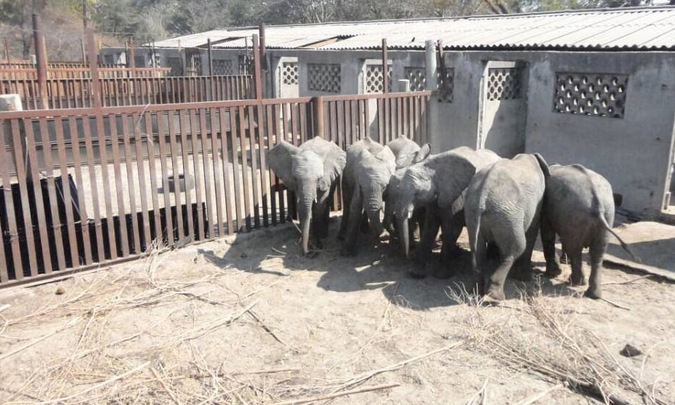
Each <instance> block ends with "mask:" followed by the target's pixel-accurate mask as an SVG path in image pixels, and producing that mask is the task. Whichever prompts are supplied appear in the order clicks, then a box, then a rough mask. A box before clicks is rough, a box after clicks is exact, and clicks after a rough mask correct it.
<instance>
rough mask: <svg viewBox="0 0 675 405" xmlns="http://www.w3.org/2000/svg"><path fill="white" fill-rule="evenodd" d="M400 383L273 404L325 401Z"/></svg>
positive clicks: (391, 386)
mask: <svg viewBox="0 0 675 405" xmlns="http://www.w3.org/2000/svg"><path fill="white" fill-rule="evenodd" d="M400 385H401V384H398V383H395V384H386V385H376V386H373V387H366V388H359V389H356V390H351V391H343V392H337V393H334V394H328V395H322V396H318V397H310V398H299V399H291V400H289V401H283V402H277V403H276V404H274V405H296V404H306V403H309V402H316V401H325V400H327V399H333V398H338V397H344V396H347V395H352V394H360V393H362V392H369V391H379V390H386V389H388V388H395V387H398V386H400Z"/></svg>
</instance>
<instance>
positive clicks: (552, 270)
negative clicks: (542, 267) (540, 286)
mask: <svg viewBox="0 0 675 405" xmlns="http://www.w3.org/2000/svg"><path fill="white" fill-rule="evenodd" d="M561 274H562V269H561V268H560V266H559V265H558V264H557V263H556V264H554V265H551V266H549V265H546V273H544V275H545V276H546V277H548V278H556V277H558V276H559V275H561Z"/></svg>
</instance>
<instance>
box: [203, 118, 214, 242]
mask: <svg viewBox="0 0 675 405" xmlns="http://www.w3.org/2000/svg"><path fill="white" fill-rule="evenodd" d="M206 111H207V109H206V108H201V109H199V133H200V134H201V137H202V165H203V168H204V191H205V194H206V214H207V215H206V217H205V220H208V225H207V228H208V229H206V231H208V232H207V233H206V236H205V237H207V238H213V232H214V231H213V230H214V226H213V225H214V221H213V211H215V210H214V207H213V205H212V204H213V199H212V198H211V192H212V191H213V186H212V185H211V174H210V172H211V169H209V158H208V156H209V145H208V140H207V137H208V136H209V134H210V135H211V136H215V134H214V131H215V128H213V127H211V132H210V133H209V131H208V128H207V126H206ZM211 152H214V151H211ZM205 222H206V221H205Z"/></svg>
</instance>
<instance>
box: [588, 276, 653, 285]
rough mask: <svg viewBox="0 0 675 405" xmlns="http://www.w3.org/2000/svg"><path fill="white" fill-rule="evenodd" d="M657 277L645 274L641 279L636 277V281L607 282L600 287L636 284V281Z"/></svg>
mask: <svg viewBox="0 0 675 405" xmlns="http://www.w3.org/2000/svg"><path fill="white" fill-rule="evenodd" d="M651 277H655V276H654V275H653V274H645V275H644V276H640V277H635V278H634V279H631V280H626V281H607V282H605V283H602V284H600V285H621V284H630V283H634V282H636V281H640V280H644V279H645V278H651Z"/></svg>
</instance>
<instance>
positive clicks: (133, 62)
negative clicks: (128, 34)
mask: <svg viewBox="0 0 675 405" xmlns="http://www.w3.org/2000/svg"><path fill="white" fill-rule="evenodd" d="M127 65H128V66H129V69H131V77H136V50H135V49H134V39H133V38H129V60H128V61H127Z"/></svg>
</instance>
